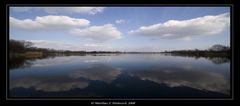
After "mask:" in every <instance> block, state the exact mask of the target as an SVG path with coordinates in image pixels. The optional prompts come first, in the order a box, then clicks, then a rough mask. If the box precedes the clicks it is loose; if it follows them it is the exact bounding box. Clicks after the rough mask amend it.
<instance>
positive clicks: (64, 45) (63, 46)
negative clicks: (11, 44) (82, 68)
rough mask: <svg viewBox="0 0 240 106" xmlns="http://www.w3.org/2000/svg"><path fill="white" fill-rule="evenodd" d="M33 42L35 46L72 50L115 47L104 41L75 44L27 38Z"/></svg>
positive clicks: (106, 49)
mask: <svg viewBox="0 0 240 106" xmlns="http://www.w3.org/2000/svg"><path fill="white" fill-rule="evenodd" d="M27 41H30V42H32V43H33V47H38V48H49V49H55V50H72V51H111V50H113V48H112V47H111V46H110V45H105V44H103V43H90V44H82V45H74V44H69V43H64V42H59V41H48V40H27Z"/></svg>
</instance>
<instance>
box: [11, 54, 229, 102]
mask: <svg viewBox="0 0 240 106" xmlns="http://www.w3.org/2000/svg"><path fill="white" fill-rule="evenodd" d="M12 62H15V63H11V64H10V70H9V90H10V91H9V95H10V97H77V98H86V97H87V98H98V97H107V98H108V97H111V98H166V97H173V98H174V97H177V98H183V97H196V98H199V97H200V98H201V97H203V98H227V97H230V61H229V60H227V59H223V58H203V57H198V58H194V57H181V56H170V55H164V54H119V55H117V54H103V55H85V56H58V57H48V58H42V59H32V60H21V59H20V60H19V59H18V60H17V59H16V60H12ZM18 62H19V63H18Z"/></svg>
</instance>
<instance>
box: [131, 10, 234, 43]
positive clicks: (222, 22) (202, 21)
mask: <svg viewBox="0 0 240 106" xmlns="http://www.w3.org/2000/svg"><path fill="white" fill-rule="evenodd" d="M229 25H230V14H229V13H224V14H219V15H208V16H204V17H198V18H194V19H189V20H169V21H167V22H164V23H158V24H154V25H150V26H142V27H140V28H139V29H137V30H131V31H130V32H129V33H130V34H134V35H143V36H155V37H161V38H183V39H185V40H190V39H191V38H192V37H194V36H204V35H214V34H218V33H220V32H222V31H223V30H224V29H225V28H227V27H229Z"/></svg>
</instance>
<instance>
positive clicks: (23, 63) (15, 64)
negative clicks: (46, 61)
mask: <svg viewBox="0 0 240 106" xmlns="http://www.w3.org/2000/svg"><path fill="white" fill-rule="evenodd" d="M29 66H31V62H30V61H29V60H28V59H26V58H25V57H23V56H19V57H11V58H10V59H9V69H10V70H11V69H15V68H24V67H29Z"/></svg>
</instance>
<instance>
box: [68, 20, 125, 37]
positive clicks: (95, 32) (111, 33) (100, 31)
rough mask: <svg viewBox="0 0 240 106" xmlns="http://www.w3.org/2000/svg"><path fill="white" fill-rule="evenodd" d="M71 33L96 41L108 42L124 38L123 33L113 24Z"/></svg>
mask: <svg viewBox="0 0 240 106" xmlns="http://www.w3.org/2000/svg"><path fill="white" fill-rule="evenodd" d="M70 33H72V34H74V35H76V36H79V37H85V38H89V39H91V40H95V41H107V40H111V39H120V38H122V36H121V35H122V33H121V32H120V31H118V29H117V28H116V27H114V26H113V25H112V24H105V25H102V26H91V27H88V28H85V29H77V28H76V29H73V30H71V31H70Z"/></svg>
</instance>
